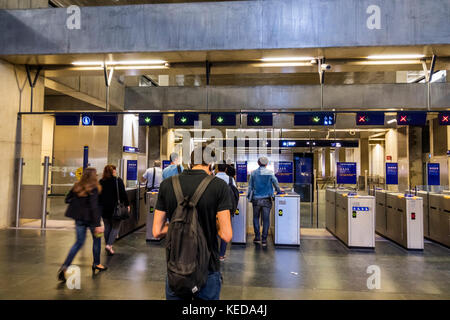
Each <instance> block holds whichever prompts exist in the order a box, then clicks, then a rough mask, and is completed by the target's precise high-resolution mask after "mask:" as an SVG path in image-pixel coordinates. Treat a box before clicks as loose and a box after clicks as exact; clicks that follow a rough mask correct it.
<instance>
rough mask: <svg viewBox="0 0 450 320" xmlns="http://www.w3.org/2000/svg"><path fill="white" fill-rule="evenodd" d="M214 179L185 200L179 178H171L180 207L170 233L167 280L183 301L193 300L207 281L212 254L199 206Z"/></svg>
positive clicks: (204, 181) (176, 176)
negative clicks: (199, 215) (199, 214)
mask: <svg viewBox="0 0 450 320" xmlns="http://www.w3.org/2000/svg"><path fill="white" fill-rule="evenodd" d="M213 179H214V177H213V176H207V177H206V178H204V179H203V180H202V182H200V184H199V186H198V187H197V190H195V192H194V194H193V195H192V197H188V196H186V197H185V196H184V195H183V191H182V190H181V185H180V180H179V176H178V175H175V176H172V185H173V190H174V192H175V196H176V198H177V203H178V205H177V208H176V209H175V212H174V214H173V216H172V219H170V223H169V230H168V232H167V242H166V259H167V279H168V282H169V287H170V289H171V290H172V291H173V292H174V293H175V294H176V295H177V296H180V297H185V296H192V295H193V294H195V293H196V292H198V291H199V290H200V289H201V288H202V287H203V286H204V285H205V284H206V281H207V279H208V266H209V260H210V257H211V253H210V251H209V249H208V245H207V242H206V237H205V235H204V233H203V229H202V227H201V225H200V223H199V220H198V215H197V208H196V205H197V203H198V201H199V200H200V198H201V197H202V195H203V193H204V192H205V190H206V187H207V186H208V185H209V183H210V182H211V181H212V180H213Z"/></svg>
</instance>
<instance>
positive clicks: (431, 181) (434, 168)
mask: <svg viewBox="0 0 450 320" xmlns="http://www.w3.org/2000/svg"><path fill="white" fill-rule="evenodd" d="M427 172H428V185H429V186H438V185H440V184H441V181H440V175H441V173H440V168H439V163H429V164H428V165H427Z"/></svg>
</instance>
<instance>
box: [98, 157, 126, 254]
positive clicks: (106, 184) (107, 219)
mask: <svg viewBox="0 0 450 320" xmlns="http://www.w3.org/2000/svg"><path fill="white" fill-rule="evenodd" d="M100 185H101V186H102V194H101V195H100V205H101V206H102V217H103V223H104V224H105V242H106V246H105V250H106V252H107V253H108V255H111V256H112V255H114V250H113V247H112V246H113V244H114V241H115V240H116V238H117V235H118V233H119V228H120V220H114V219H113V213H114V209H115V207H116V206H117V203H118V202H119V201H120V202H121V203H123V204H124V205H125V206H126V207H128V212H130V203H129V202H128V196H127V192H126V191H125V185H124V184H123V181H122V179H121V178H119V177H117V172H116V166H114V165H111V164H109V165H107V166H105V169H104V170H103V177H102V179H101V180H100ZM118 198H119V201H117V200H118Z"/></svg>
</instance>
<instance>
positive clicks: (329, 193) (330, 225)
mask: <svg viewBox="0 0 450 320" xmlns="http://www.w3.org/2000/svg"><path fill="white" fill-rule="evenodd" d="M348 192H351V191H350V190H348V189H344V188H338V189H327V190H326V193H325V228H326V229H327V230H328V231H330V232H331V233H332V234H335V233H336V193H341V194H342V193H348Z"/></svg>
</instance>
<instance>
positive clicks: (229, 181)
mask: <svg viewBox="0 0 450 320" xmlns="http://www.w3.org/2000/svg"><path fill="white" fill-rule="evenodd" d="M228 185H229V186H232V185H233V180H231V177H228Z"/></svg>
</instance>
